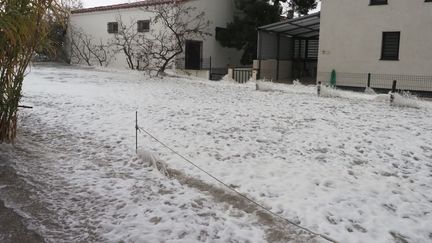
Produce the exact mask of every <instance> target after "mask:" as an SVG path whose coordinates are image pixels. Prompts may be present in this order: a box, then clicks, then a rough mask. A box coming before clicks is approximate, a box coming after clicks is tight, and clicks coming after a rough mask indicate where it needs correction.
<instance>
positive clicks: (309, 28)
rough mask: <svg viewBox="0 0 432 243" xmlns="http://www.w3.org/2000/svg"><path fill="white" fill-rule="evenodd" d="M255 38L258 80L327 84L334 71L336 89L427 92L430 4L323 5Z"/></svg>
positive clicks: (397, 0) (386, 0)
mask: <svg viewBox="0 0 432 243" xmlns="http://www.w3.org/2000/svg"><path fill="white" fill-rule="evenodd" d="M259 32H260V33H259V35H260V36H261V38H260V43H259V46H261V48H259V49H258V56H259V57H261V58H259V59H260V60H261V61H260V62H261V67H263V68H262V70H261V77H265V75H267V76H271V77H272V78H273V79H278V80H282V81H290V80H292V79H297V78H299V79H306V80H307V79H309V80H310V79H312V80H313V79H315V80H317V81H321V82H329V81H330V76H331V75H330V73H331V72H332V71H333V70H334V71H335V72H336V85H337V86H339V87H359V88H360V87H361V88H364V87H366V86H367V85H368V81H369V83H370V85H371V87H372V88H376V89H380V88H382V89H389V88H390V87H391V85H392V82H393V80H397V82H398V86H397V87H398V89H404V90H413V91H432V0H409V1H408V0H326V1H322V6H321V12H320V13H318V14H312V15H310V16H306V17H302V18H297V19H292V20H286V21H282V22H279V23H275V24H271V25H268V26H263V27H261V28H260V31H259ZM278 38H279V41H278ZM318 41H319V51H318V50H317V46H316V43H317V42H318ZM307 42H308V43H307ZM278 43H279V44H278ZM311 43H313V44H312V45H311ZM282 44H283V45H288V47H287V46H284V47H283V46H281V45H282ZM277 46H279V52H277V51H276V49H277V48H276V47H277ZM284 49H285V50H284ZM299 53H300V55H299ZM277 63H278V64H277ZM316 63H317V65H316ZM278 65H279V66H278ZM258 66H259V61H257V62H255V67H256V68H258ZM276 70H279V71H278V72H276ZM276 74H278V75H276Z"/></svg>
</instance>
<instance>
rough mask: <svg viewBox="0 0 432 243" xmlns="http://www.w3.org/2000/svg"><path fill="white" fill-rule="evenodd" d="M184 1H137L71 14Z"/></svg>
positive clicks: (86, 9) (74, 11)
mask: <svg viewBox="0 0 432 243" xmlns="http://www.w3.org/2000/svg"><path fill="white" fill-rule="evenodd" d="M185 1H188V0H145V1H138V2H134V3H121V4H114V5H107V6H99V7H93V8H82V9H78V10H73V11H72V12H71V13H72V14H79V13H91V12H99V11H109V10H117V9H128V8H139V7H147V6H153V5H159V4H166V3H176V2H177V3H180V2H185Z"/></svg>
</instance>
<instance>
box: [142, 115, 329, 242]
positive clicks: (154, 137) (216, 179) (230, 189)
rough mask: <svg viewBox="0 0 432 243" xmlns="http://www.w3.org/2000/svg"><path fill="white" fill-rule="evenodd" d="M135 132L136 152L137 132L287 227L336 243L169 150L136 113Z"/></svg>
mask: <svg viewBox="0 0 432 243" xmlns="http://www.w3.org/2000/svg"><path fill="white" fill-rule="evenodd" d="M135 130H136V150H137V151H138V132H140V133H143V134H145V135H147V136H149V137H150V138H152V139H153V140H154V141H156V142H157V143H159V144H160V145H162V146H163V147H164V148H166V149H167V150H169V151H171V152H172V153H174V154H175V155H177V156H179V157H180V158H181V159H182V160H184V161H185V162H186V163H188V164H191V165H192V166H194V167H195V168H197V169H198V170H199V171H201V172H202V173H204V174H206V175H207V176H209V177H210V178H212V179H213V180H215V181H217V182H218V183H219V184H221V185H222V186H223V187H225V188H227V189H228V190H229V191H232V192H233V193H235V194H237V195H238V196H240V197H241V198H243V199H245V200H246V201H248V202H249V203H252V204H253V205H255V206H256V207H258V208H260V209H261V210H263V211H265V212H267V213H268V214H270V215H272V216H274V217H276V218H278V219H280V220H282V221H283V222H286V223H287V224H289V225H292V226H294V227H297V228H299V229H301V230H304V231H305V232H308V233H309V234H311V235H314V236H317V237H321V238H323V239H325V240H327V241H329V242H334V243H336V242H337V241H336V240H334V239H332V238H330V237H328V236H326V235H323V234H320V233H317V232H314V231H312V230H310V229H308V228H306V227H303V226H301V225H299V224H297V223H295V222H293V221H291V220H289V219H287V218H284V217H282V216H281V215H279V214H276V213H274V212H273V211H271V210H269V209H267V208H266V207H265V206H263V205H262V204H260V203H258V202H256V201H255V200H253V199H251V198H250V197H248V196H246V195H245V194H243V193H241V192H239V191H238V190H236V189H234V188H233V187H231V186H229V185H228V184H227V183H225V182H223V181H222V180H221V179H219V178H217V177H216V176H214V175H212V174H211V173H210V172H208V171H206V170H204V169H203V168H201V167H200V166H198V164H197V163H194V162H193V161H191V160H190V159H188V158H186V157H185V156H183V155H182V154H181V153H179V152H178V151H176V150H174V149H173V148H171V147H170V146H168V145H167V144H166V143H165V142H163V141H162V140H160V139H159V138H157V137H156V136H155V135H153V134H152V133H150V132H149V131H147V130H146V129H144V128H142V127H141V126H139V125H138V112H136V120H135Z"/></svg>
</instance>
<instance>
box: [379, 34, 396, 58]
mask: <svg viewBox="0 0 432 243" xmlns="http://www.w3.org/2000/svg"><path fill="white" fill-rule="evenodd" d="M399 45H400V32H383V37H382V49H381V60H399Z"/></svg>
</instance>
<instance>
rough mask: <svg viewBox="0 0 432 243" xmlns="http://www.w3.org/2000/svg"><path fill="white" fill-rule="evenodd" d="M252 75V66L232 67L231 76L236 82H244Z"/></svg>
mask: <svg viewBox="0 0 432 243" xmlns="http://www.w3.org/2000/svg"><path fill="white" fill-rule="evenodd" d="M251 77H252V68H233V72H232V78H233V79H234V80H235V81H236V82H237V83H246V82H247V81H249V80H250V79H251Z"/></svg>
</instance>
